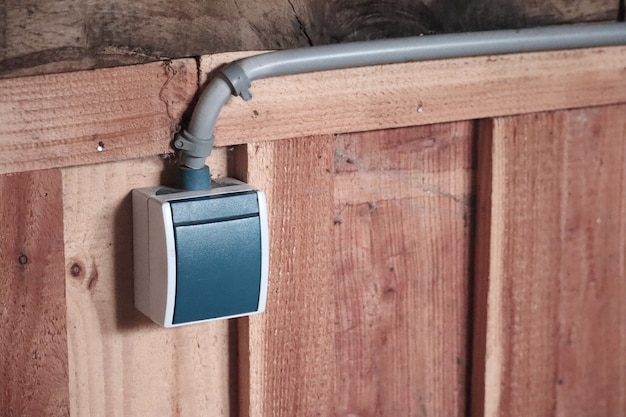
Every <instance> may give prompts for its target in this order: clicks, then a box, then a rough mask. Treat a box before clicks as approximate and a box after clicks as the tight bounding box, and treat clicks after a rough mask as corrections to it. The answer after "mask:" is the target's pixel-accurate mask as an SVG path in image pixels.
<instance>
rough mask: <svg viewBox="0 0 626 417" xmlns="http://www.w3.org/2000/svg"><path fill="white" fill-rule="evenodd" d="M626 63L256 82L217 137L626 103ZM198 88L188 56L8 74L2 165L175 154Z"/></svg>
mask: <svg viewBox="0 0 626 417" xmlns="http://www.w3.org/2000/svg"><path fill="white" fill-rule="evenodd" d="M239 56H241V54H240V53H238V54H236V55H234V56H233V55H229V54H226V55H220V56H212V57H207V58H206V59H204V58H203V60H202V63H201V69H202V72H203V74H204V73H206V72H208V71H210V70H211V69H213V68H215V65H217V64H219V63H222V62H224V61H225V60H230V59H232V58H234V57H239ZM624 62H626V47H615V48H602V49H588V50H576V51H567V52H551V53H537V54H523V55H509V56H499V57H482V58H469V59H453V60H444V61H430V62H422V63H411V64H399V65H387V66H379V67H371V68H361V69H350V70H341V71H331V72H325V73H315V74H307V75H299V76H290V77H281V78H273V79H267V80H259V81H257V82H255V83H254V86H253V89H252V90H253V94H254V99H253V100H252V101H250V102H247V103H246V102H243V101H242V100H240V99H232V100H231V101H230V102H229V103H228V104H227V106H226V108H225V109H224V111H223V112H222V114H221V116H220V118H219V120H218V124H217V128H216V135H217V138H216V145H217V146H224V145H232V144H239V143H251V142H254V141H259V140H276V139H285V138H293V137H301V136H304V135H314V134H329V133H346V132H357V131H366V130H377V129H387V128H394V127H402V126H413V125H424V124H430V123H438V122H447V121H456V120H469V119H474V118H481V117H491V116H500V115H511V114H519V113H527V112H537V111H545V110H555V109H562V108H573V107H583V106H594V105H601V104H613V103H619V102H625V101H626V73H625V72H624V70H623V68H624V64H623V63H624ZM202 77H203V78H204V75H203V76H202ZM195 91H196V74H195V63H194V62H193V61H191V60H184V61H180V62H179V61H175V62H173V63H170V64H169V65H164V66H161V65H160V64H146V65H141V66H135V67H123V68H115V69H106V70H98V71H92V72H81V73H75V74H61V75H54V76H42V77H32V78H18V79H11V80H1V81H0V173H6V172H16V171H25V170H32V169H40V168H50V167H63V166H69V165H82V164H89V163H94V162H106V161H113V160H120V159H133V158H137V157H141V156H148V155H155V154H159V153H167V152H170V150H171V149H170V140H171V132H172V130H173V129H174V128H175V127H176V126H177V125H178V123H179V121H180V116H181V114H182V113H183V111H184V109H185V108H186V107H187V106H188V104H189V102H190V101H191V99H192V96H193V95H194V93H195ZM420 106H421V110H422V111H421V112H420V111H418V109H419V108H420ZM100 142H102V144H103V145H104V147H103V151H102V152H98V150H97V149H98V145H99V144H100Z"/></svg>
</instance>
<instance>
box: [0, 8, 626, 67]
mask: <svg viewBox="0 0 626 417" xmlns="http://www.w3.org/2000/svg"><path fill="white" fill-rule="evenodd" d="M618 2H619V0H582V1H581V0H579V1H575V2H573V1H569V0H545V1H542V2H537V1H535V0H507V1H502V0H473V1H459V0H422V1H413V0H387V1H385V2H374V1H370V0H351V1H345V0H331V1H327V0H325V1H321V0H288V1H285V0H264V1H261V2H254V3H248V4H242V3H240V2H237V1H231V0H215V1H212V2H205V3H199V2H197V1H193V0H180V1H178V2H176V3H168V2H164V1H161V0H135V1H133V2H128V1H125V0H110V1H108V2H106V3H101V2H94V1H90V0H39V1H36V2H35V1H32V0H31V1H25V0H22V1H4V2H2V3H0V28H2V30H0V77H15V76H20V75H21V76H23V75H35V74H44V73H52V72H62V71H70V70H85V69H92V68H102V67H110V66H116V65H129V64H138V63H144V62H149V61H155V60H161V59H167V58H170V59H172V58H179V57H188V56H199V55H202V54H209V53H216V52H224V51H241V50H250V49H283V48H292V47H295V46H306V45H313V44H315V45H322V44H328V43H337V42H345V41H352V40H369V39H376V38H390V37H404V36H411V35H419V34H430V33H440V32H466V31H474V30H489V29H502V28H519V27H525V26H526V27H527V26H539V25H546V24H556V23H565V22H583V21H595V20H615V18H616V17H617V8H618Z"/></svg>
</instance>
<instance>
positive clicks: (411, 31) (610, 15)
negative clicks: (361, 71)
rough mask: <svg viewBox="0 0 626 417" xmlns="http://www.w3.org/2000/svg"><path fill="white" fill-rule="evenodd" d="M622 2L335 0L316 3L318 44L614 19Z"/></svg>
mask: <svg viewBox="0 0 626 417" xmlns="http://www.w3.org/2000/svg"><path fill="white" fill-rule="evenodd" d="M618 2H619V0H617V1H616V0H585V1H576V2H572V1H569V0H548V1H542V2H537V1H534V0H423V1H414V0H384V1H372V0H335V1H331V2H322V1H316V2H312V4H311V8H312V9H313V13H312V14H313V23H314V28H315V29H317V30H318V31H319V33H318V32H315V31H311V30H309V33H312V35H311V38H312V39H313V41H314V42H322V43H324V42H325V41H326V40H327V39H328V40H335V41H339V42H344V41H354V40H368V39H377V38H392V37H403V36H410V35H419V34H425V35H428V34H433V33H449V32H470V31H477V30H494V29H514V28H522V27H532V26H542V25H549V24H560V23H574V22H585V21H598V20H608V21H611V20H615V19H616V18H617V15H618Z"/></svg>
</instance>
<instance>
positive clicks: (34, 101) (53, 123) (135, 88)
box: [0, 59, 197, 173]
mask: <svg viewBox="0 0 626 417" xmlns="http://www.w3.org/2000/svg"><path fill="white" fill-rule="evenodd" d="M196 88H197V75H196V64H195V62H194V61H193V60H189V59H186V60H179V61H176V62H173V63H170V64H162V63H154V64H147V65H142V66H137V67H120V68H115V69H105V70H99V71H91V72H78V73H71V74H58V75H47V76H40V77H25V78H17V79H12V80H3V81H0V114H2V116H0V117H1V119H2V121H1V123H0V125H1V127H0V143H1V145H0V151H1V152H0V173H6V172H15V171H28V170H34V169H42V168H50V167H63V166H70V165H82V164H93V163H98V162H106V161H114V160H122V159H132V158H138V157H142V156H147V155H157V154H165V153H168V152H170V151H171V149H170V147H169V142H170V140H171V137H172V131H173V130H174V129H175V128H176V126H177V125H178V123H179V122H180V118H181V116H182V114H183V112H184V111H185V110H186V109H187V107H188V105H189V102H190V101H191V99H192V97H193V95H194V93H195V91H196ZM99 147H100V149H101V150H100V151H99V150H98V149H99Z"/></svg>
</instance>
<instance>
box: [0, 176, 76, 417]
mask: <svg viewBox="0 0 626 417" xmlns="http://www.w3.org/2000/svg"><path fill="white" fill-rule="evenodd" d="M62 197H63V195H62V182H61V173H60V172H59V171H58V170H53V171H38V172H31V173H24V174H17V175H3V176H0V199H1V200H2V202H3V203H2V205H0V224H2V232H1V233H0V271H2V277H1V278H0V294H2V302H1V303H0V321H1V322H2V325H1V326H0V379H1V381H2V382H1V383H0V414H2V415H3V416H39V415H46V416H59V417H60V416H67V415H68V414H69V391H68V360H67V348H68V345H67V328H66V315H65V281H64V279H63V270H64V266H63V259H64V257H63V198H62Z"/></svg>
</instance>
